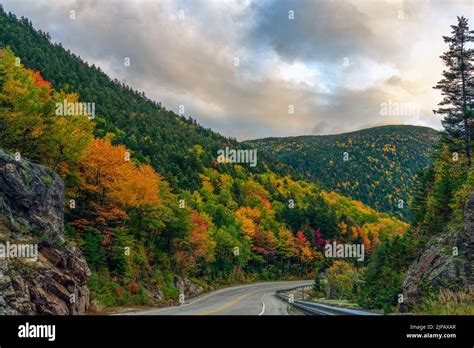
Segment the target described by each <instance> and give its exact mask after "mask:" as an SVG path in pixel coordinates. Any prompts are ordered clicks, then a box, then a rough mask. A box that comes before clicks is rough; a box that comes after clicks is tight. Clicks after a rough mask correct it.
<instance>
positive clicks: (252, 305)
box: [124, 280, 313, 315]
mask: <svg viewBox="0 0 474 348" xmlns="http://www.w3.org/2000/svg"><path fill="white" fill-rule="evenodd" d="M311 284H313V281H312V280H299V281H280V282H266V283H256V284H247V285H239V286H233V287H229V288H224V289H220V290H216V291H213V292H210V293H209V294H206V295H204V296H202V297H199V298H196V299H194V300H191V301H189V302H188V303H184V304H182V305H181V306H173V307H166V308H157V309H149V310H144V311H138V312H130V313H124V314H125V315H288V311H287V306H288V305H287V304H286V303H284V302H283V301H281V300H279V299H277V298H276V297H275V296H274V295H275V292H276V291H277V290H284V289H290V288H293V287H296V286H301V285H311Z"/></svg>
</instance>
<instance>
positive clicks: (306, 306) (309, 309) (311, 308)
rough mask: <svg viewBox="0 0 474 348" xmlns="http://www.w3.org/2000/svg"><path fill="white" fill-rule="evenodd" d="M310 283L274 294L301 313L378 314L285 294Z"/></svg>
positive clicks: (305, 287)
mask: <svg viewBox="0 0 474 348" xmlns="http://www.w3.org/2000/svg"><path fill="white" fill-rule="evenodd" d="M311 287H312V285H309V286H308V285H305V286H299V287H296V288H292V289H287V290H278V291H277V292H276V296H277V297H278V298H280V299H282V300H283V301H286V302H288V303H289V304H291V305H292V306H295V307H296V308H298V309H299V310H301V311H302V312H303V313H305V314H308V315H380V314H377V313H372V312H367V311H362V310H358V309H349V308H341V307H335V306H329V305H325V304H322V303H318V302H313V301H303V300H292V301H291V300H290V297H289V296H287V295H285V294H284V293H286V292H289V291H292V290H299V289H308V288H311Z"/></svg>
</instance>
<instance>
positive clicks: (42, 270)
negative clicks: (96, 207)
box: [0, 150, 90, 315]
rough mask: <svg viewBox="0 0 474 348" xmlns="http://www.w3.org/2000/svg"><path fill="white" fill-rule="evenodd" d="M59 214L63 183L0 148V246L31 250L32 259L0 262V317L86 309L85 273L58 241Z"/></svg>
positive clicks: (61, 225) (76, 257)
mask: <svg viewBox="0 0 474 348" xmlns="http://www.w3.org/2000/svg"><path fill="white" fill-rule="evenodd" d="M63 211H64V184H63V182H62V180H61V178H60V177H59V176H58V175H57V174H55V173H52V172H51V171H49V170H48V169H47V168H46V167H43V166H40V165H36V164H33V163H30V162H28V161H26V160H23V159H22V160H20V161H17V160H16V159H15V158H14V157H13V156H11V155H9V154H7V153H5V152H4V151H2V150H0V248H1V247H2V246H3V248H4V249H3V250H5V246H6V245H8V244H9V245H17V246H18V245H22V246H26V245H29V246H31V247H33V246H34V247H35V248H36V247H37V254H36V256H37V257H36V258H34V259H31V258H30V259H26V258H22V257H20V255H5V256H6V257H5V258H0V314H59V315H61V314H63V315H67V314H83V313H85V312H86V311H87V310H88V308H89V302H90V300H89V290H88V289H87V286H86V284H87V279H88V277H89V275H90V271H89V268H88V266H87V263H86V261H85V259H84V258H83V256H82V255H81V254H80V253H79V252H78V251H77V250H75V249H74V248H73V247H71V246H69V245H68V244H67V243H66V242H65V240H64V220H63ZM0 257H1V256H0Z"/></svg>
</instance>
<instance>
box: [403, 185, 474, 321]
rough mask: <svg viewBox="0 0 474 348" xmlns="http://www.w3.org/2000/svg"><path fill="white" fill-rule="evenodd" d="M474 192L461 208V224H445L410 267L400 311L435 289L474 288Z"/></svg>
mask: <svg viewBox="0 0 474 348" xmlns="http://www.w3.org/2000/svg"><path fill="white" fill-rule="evenodd" d="M473 267H474V193H472V194H471V196H470V198H469V200H468V201H467V203H466V205H465V209H464V225H463V226H453V225H451V226H448V227H447V229H446V231H444V232H443V233H441V234H440V235H436V236H433V237H432V238H431V239H430V241H429V242H428V244H427V245H426V247H425V249H424V251H423V253H422V254H421V255H420V256H419V258H418V259H417V260H416V261H415V262H414V263H413V264H412V265H411V266H410V268H409V270H408V272H407V275H406V277H405V280H404V282H403V295H404V302H403V303H401V304H400V311H402V312H408V311H411V310H412V309H413V307H414V306H415V305H417V304H420V303H421V302H422V298H423V297H424V296H426V295H427V294H428V293H430V292H432V291H437V290H439V289H442V288H445V289H451V290H464V291H465V290H467V289H471V290H474V269H473Z"/></svg>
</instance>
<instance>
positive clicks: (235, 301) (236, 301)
mask: <svg viewBox="0 0 474 348" xmlns="http://www.w3.org/2000/svg"><path fill="white" fill-rule="evenodd" d="M260 291H262V289H260V290H258V291H254V292H250V293H248V294H245V295H242V296H239V297H237V298H236V299H235V300H234V301H232V302H229V303H227V304H225V305H223V306H222V307H219V308H216V309H213V310H211V311H209V312H203V313H198V314H197V315H209V314H213V313H216V312H220V311H223V310H224V309H227V308H230V307H232V306H235V305H236V304H238V303H240V301H242V300H243V299H244V298H246V297H247V296H250V295H253V294H256V293H258V292H260Z"/></svg>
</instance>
